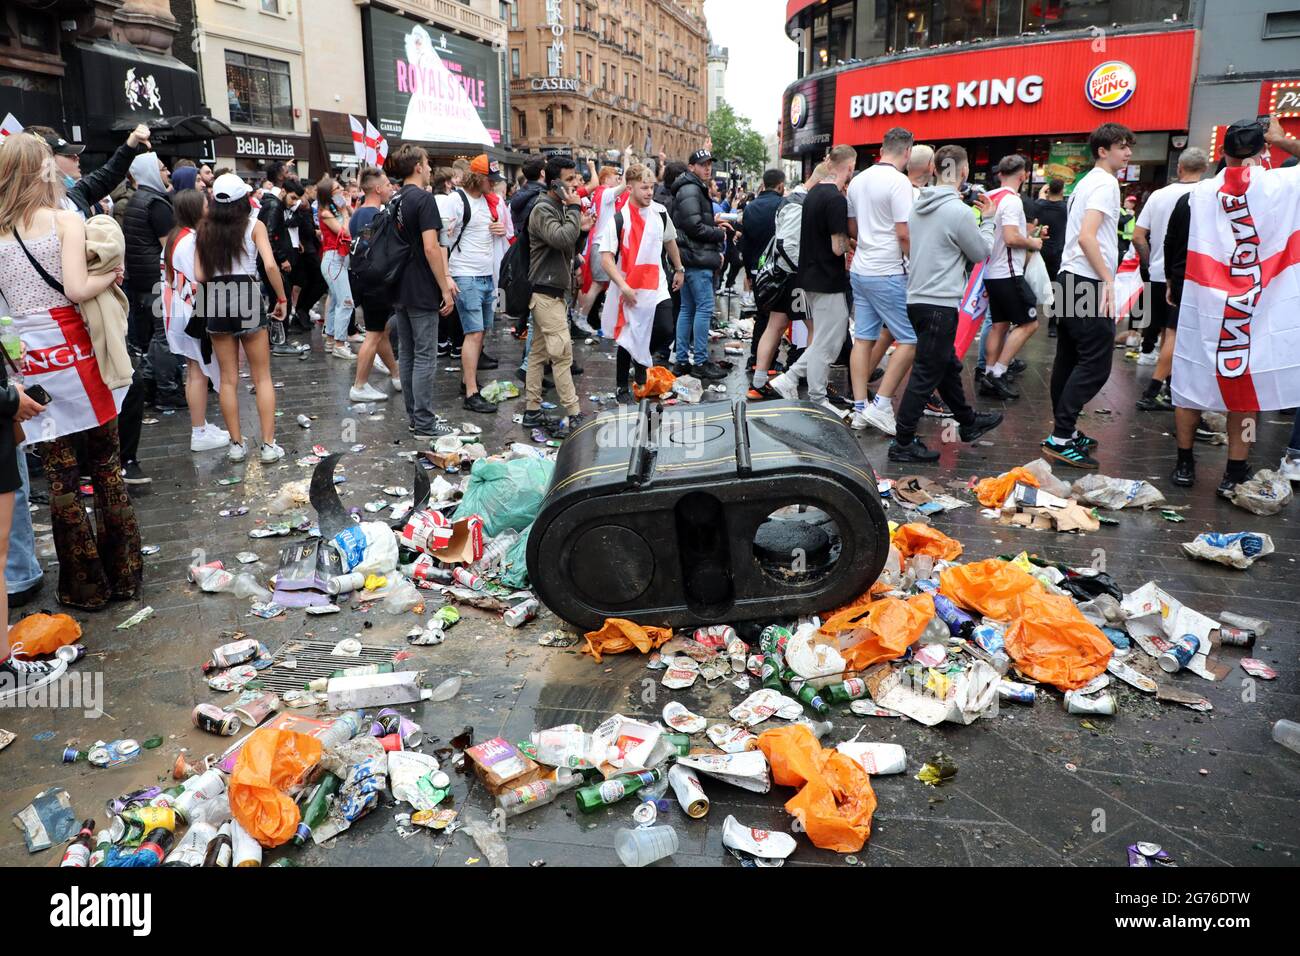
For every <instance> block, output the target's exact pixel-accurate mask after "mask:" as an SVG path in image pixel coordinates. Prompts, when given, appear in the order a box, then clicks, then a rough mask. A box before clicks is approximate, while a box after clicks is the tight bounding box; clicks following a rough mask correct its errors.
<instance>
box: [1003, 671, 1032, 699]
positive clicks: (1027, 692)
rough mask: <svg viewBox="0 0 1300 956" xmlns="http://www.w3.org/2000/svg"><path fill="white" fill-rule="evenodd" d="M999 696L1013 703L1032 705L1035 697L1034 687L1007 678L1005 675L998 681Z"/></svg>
mask: <svg viewBox="0 0 1300 956" xmlns="http://www.w3.org/2000/svg"><path fill="white" fill-rule="evenodd" d="M998 696H999V697H1001V698H1002V699H1003V700H1009V701H1011V702H1012V703H1013V704H1026V705H1029V706H1032V705H1033V703H1034V699H1035V694H1034V688H1033V687H1032V686H1030V685H1029V684H1021V683H1020V682H1019V681H1014V680H1007V679H1006V678H1005V677H1004V678H1002V680H1001V681H999V682H998Z"/></svg>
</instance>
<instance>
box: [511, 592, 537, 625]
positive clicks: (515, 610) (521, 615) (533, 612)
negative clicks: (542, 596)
mask: <svg viewBox="0 0 1300 956" xmlns="http://www.w3.org/2000/svg"><path fill="white" fill-rule="evenodd" d="M541 607H542V605H541V603H540V602H539V601H538V600H537V598H529V599H528V600H526V601H524V602H523V603H521V604H516V605H515V606H514V607H512V608H510V609H509V610H507V611H506V612H505V613H504V614H502V615H501V620H503V621H505V622H506V626H507V627H523V626H524V625H525V624H527V623H528V622H529V621H531V620H532V619H533V618H535V617H537V612H538V611H539V610H541Z"/></svg>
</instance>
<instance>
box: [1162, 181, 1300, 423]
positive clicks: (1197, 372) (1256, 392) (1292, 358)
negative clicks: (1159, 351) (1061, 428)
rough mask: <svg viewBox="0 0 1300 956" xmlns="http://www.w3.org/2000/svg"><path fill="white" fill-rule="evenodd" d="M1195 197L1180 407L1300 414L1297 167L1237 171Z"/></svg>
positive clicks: (1178, 371)
mask: <svg viewBox="0 0 1300 956" xmlns="http://www.w3.org/2000/svg"><path fill="white" fill-rule="evenodd" d="M1189 195H1190V200H1189V201H1190V203H1191V228H1190V231H1189V235H1188V243H1187V278H1186V282H1185V284H1184V286H1183V297H1182V302H1181V306H1180V309H1179V313H1178V338H1177V339H1176V344H1175V346H1174V371H1173V376H1172V379H1171V386H1172V389H1173V393H1174V404H1175V405H1178V406H1181V407H1184V408H1198V409H1202V410H1215V411H1233V412H1248V411H1276V410H1278V409H1282V408H1293V407H1295V406H1297V405H1300V167H1292V168H1290V169H1263V168H1260V167H1258V166H1255V167H1252V166H1232V167H1229V168H1227V169H1224V170H1223V171H1221V172H1220V173H1219V175H1217V176H1215V177H1214V178H1213V179H1209V180H1205V181H1203V182H1200V183H1198V184H1197V185H1196V187H1195V188H1194V189H1192V191H1191V193H1190V194H1189Z"/></svg>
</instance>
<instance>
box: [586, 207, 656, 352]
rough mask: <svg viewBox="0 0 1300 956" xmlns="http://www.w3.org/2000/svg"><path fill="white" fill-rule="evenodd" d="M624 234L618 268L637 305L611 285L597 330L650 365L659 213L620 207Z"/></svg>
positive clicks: (620, 246) (621, 237)
mask: <svg viewBox="0 0 1300 956" xmlns="http://www.w3.org/2000/svg"><path fill="white" fill-rule="evenodd" d="M623 220H624V221H623V234H622V235H621V236H619V237H618V242H619V256H618V265H619V268H620V269H621V270H622V272H623V275H624V276H625V277H626V278H627V284H628V285H630V286H631V287H632V288H633V289H634V290H635V291H636V304H635V305H634V304H632V303H630V302H628V301H627V300H626V299H625V298H623V295H622V293H621V292H620V291H619V290H618V289H616V288H615V287H614V285H613V283H611V284H610V288H609V291H608V292H607V293H605V308H604V309H603V310H602V311H601V314H600V328H601V331H602V332H603V333H604V334H605V337H606V338H611V339H613V340H614V342H615V343H616V344H618V345H619V346H621V347H622V348H623V349H624V350H625V351H626V352H627V353H628V354H629V355H631V356H632V358H633V359H635V360H636V361H637V362H639V363H640V364H642V365H645V366H650V365H653V364H654V362H653V361H652V360H651V358H650V332H651V330H652V329H653V327H654V320H655V309H657V308H658V307H659V284H660V270H661V269H662V268H663V259H662V255H663V245H664V224H663V220H662V219H661V218H660V217H659V214H658V213H656V212H652V211H651V210H649V209H642V208H641V207H640V206H638V205H637V204H636V203H628V204H627V205H626V206H624V207H623Z"/></svg>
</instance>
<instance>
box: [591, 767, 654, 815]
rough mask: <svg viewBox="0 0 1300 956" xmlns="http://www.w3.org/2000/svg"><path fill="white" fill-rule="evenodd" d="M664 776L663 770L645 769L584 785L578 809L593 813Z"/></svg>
mask: <svg viewBox="0 0 1300 956" xmlns="http://www.w3.org/2000/svg"><path fill="white" fill-rule="evenodd" d="M663 776H664V774H663V771H662V770H643V771H642V772H641V773H625V774H620V775H619V776H617V777H610V778H609V779H608V780H605V781H603V782H601V783H598V784H593V785H592V786H590V787H583V788H582V789H581V790H579V791H578V809H579V810H581V811H582V812H583V813H591V812H593V811H595V810H599V809H600V808H601V807H607V806H609V805H610V804H614V803H618V802H619V801H620V800H622V799H623V798H624V797H630V796H632V794H634V793H636V792H637V791H638V790H640V789H641V788H643V787H648V786H650V785H651V784H654V783H658V782H659V781H660V780H662V779H663Z"/></svg>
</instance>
